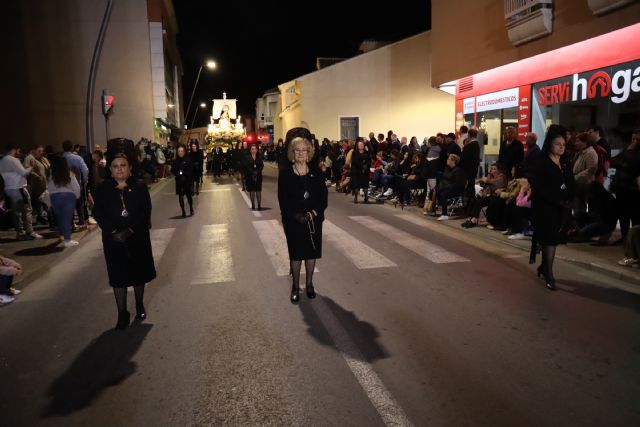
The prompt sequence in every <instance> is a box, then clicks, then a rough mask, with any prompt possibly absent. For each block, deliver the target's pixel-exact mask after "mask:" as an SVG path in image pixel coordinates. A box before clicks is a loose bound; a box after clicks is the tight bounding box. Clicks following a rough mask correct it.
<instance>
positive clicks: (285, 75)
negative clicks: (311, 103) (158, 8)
mask: <svg viewBox="0 0 640 427" xmlns="http://www.w3.org/2000/svg"><path fill="white" fill-rule="evenodd" d="M380 3H382V4H383V5H384V6H374V5H373V2H358V4H353V3H352V2H347V1H342V2H339V1H335V0H325V1H323V0H320V1H316V2H304V1H299V2H295V3H293V2H280V1H275V2H259V3H256V2H238V1H234V0H230V1H214V0H175V1H174V7H175V10H176V15H177V18H178V28H179V33H178V48H179V50H180V54H181V57H182V63H183V67H184V76H183V93H184V103H185V110H186V108H187V106H186V104H187V103H188V102H189V97H190V95H191V91H192V89H193V84H194V82H195V78H196V75H197V71H198V67H199V65H200V63H203V62H204V60H205V59H206V58H212V59H213V60H215V61H216V62H217V64H218V68H217V69H216V70H215V71H207V70H206V69H203V71H202V74H201V75H200V81H199V83H198V87H197V88H196V93H195V95H194V99H193V105H192V106H191V110H192V112H191V113H190V114H189V118H188V121H187V124H189V125H190V124H191V120H192V118H193V111H194V108H196V107H197V105H199V104H200V102H202V101H208V100H210V99H212V98H221V97H222V92H223V91H226V92H227V97H229V98H236V99H238V111H239V113H240V114H255V100H256V98H257V97H259V96H262V94H263V93H264V92H265V91H266V90H268V89H271V88H273V87H276V86H277V85H278V84H280V83H284V82H286V81H288V80H291V79H293V78H295V77H298V76H301V75H303V74H307V73H309V72H312V71H314V70H315V63H316V61H315V60H316V58H317V57H351V56H354V55H355V54H356V53H357V50H358V46H359V45H360V42H361V41H362V40H364V39H377V40H390V41H397V40H401V39H403V38H406V37H408V36H411V35H414V34H417V33H420V32H422V31H425V30H427V29H429V28H430V27H431V17H430V14H431V2H430V1H427V0H413V1H411V0H395V1H391V2H380ZM259 5H262V6H264V7H266V8H265V9H263V10H262V9H259ZM303 9H304V12H303ZM210 105H211V104H209V106H210ZM208 116H209V113H208V112H207V114H204V113H203V112H200V114H199V115H198V117H197V119H196V123H195V126H196V127H197V126H202V125H204V124H205V123H206V122H207V121H208Z"/></svg>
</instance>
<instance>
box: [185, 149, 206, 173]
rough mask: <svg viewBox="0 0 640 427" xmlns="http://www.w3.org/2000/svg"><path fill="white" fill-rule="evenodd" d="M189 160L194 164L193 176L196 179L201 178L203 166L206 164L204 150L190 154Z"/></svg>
mask: <svg viewBox="0 0 640 427" xmlns="http://www.w3.org/2000/svg"><path fill="white" fill-rule="evenodd" d="M189 159H190V160H191V163H192V164H193V176H194V178H200V177H201V176H202V164H203V163H204V152H203V151H202V150H197V151H191V152H189Z"/></svg>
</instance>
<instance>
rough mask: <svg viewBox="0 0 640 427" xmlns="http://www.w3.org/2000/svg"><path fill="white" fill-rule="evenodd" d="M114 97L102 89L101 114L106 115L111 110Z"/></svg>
mask: <svg viewBox="0 0 640 427" xmlns="http://www.w3.org/2000/svg"><path fill="white" fill-rule="evenodd" d="M115 99H116V97H115V96H113V95H109V94H108V93H107V91H106V90H103V91H102V114H104V115H105V116H106V115H108V114H109V113H110V112H111V109H112V108H113V102H114V101H115Z"/></svg>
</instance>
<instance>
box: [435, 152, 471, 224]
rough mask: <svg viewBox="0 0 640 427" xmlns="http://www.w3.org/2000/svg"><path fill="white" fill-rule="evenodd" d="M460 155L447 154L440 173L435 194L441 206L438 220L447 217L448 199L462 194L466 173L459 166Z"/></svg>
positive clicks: (444, 219) (446, 218) (443, 219)
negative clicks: (443, 167) (445, 163)
mask: <svg viewBox="0 0 640 427" xmlns="http://www.w3.org/2000/svg"><path fill="white" fill-rule="evenodd" d="M458 163H460V156H458V155H457V154H449V157H447V166H446V168H445V170H444V173H443V174H442V178H441V179H440V183H439V184H438V190H437V196H438V202H439V203H440V206H442V215H440V216H439V217H438V221H446V220H448V219H449V212H448V211H447V204H448V201H449V199H453V198H454V197H459V196H462V193H463V192H464V188H465V185H466V184H467V179H466V174H465V172H464V170H462V168H461V167H460V166H458Z"/></svg>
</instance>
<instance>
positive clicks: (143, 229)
mask: <svg viewBox="0 0 640 427" xmlns="http://www.w3.org/2000/svg"><path fill="white" fill-rule="evenodd" d="M127 185H128V187H126V188H125V189H124V190H120V189H118V188H117V183H116V181H115V180H114V179H112V178H108V179H105V180H104V181H103V182H101V183H100V184H99V185H98V186H97V189H96V194H95V204H94V208H93V213H94V216H95V218H96V220H97V221H98V225H100V228H101V229H102V245H103V249H104V258H105V260H106V261H107V272H108V273H109V284H110V285H111V286H112V287H114V288H124V287H127V286H140V285H144V284H145V283H148V282H150V281H151V280H153V279H154V278H155V277H156V268H155V265H154V263H153V254H152V252H151V238H150V236H149V227H150V224H151V198H150V197H149V191H148V190H147V186H146V185H145V184H144V183H139V182H136V181H134V180H133V179H129V180H128V181H127ZM123 204H124V206H125V209H126V211H127V215H126V216H122V213H123V207H122V206H123ZM124 228H131V229H132V230H133V234H132V235H131V237H129V239H128V240H127V241H126V242H124V243H120V242H117V241H115V240H114V239H113V236H112V233H113V232H114V231H118V230H122V229H124Z"/></svg>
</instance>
